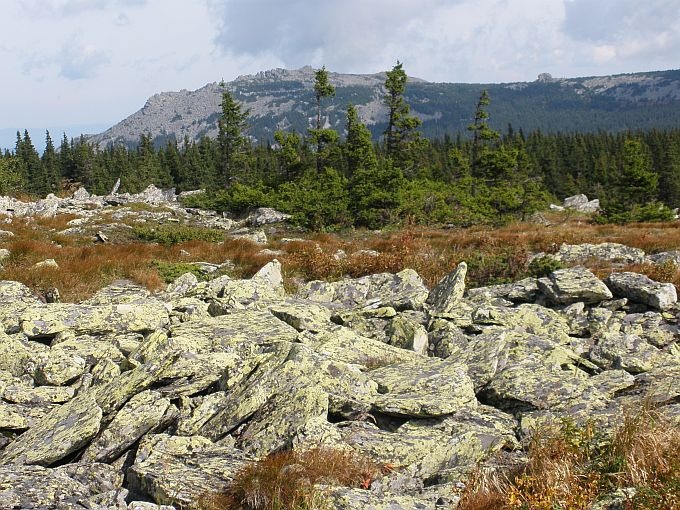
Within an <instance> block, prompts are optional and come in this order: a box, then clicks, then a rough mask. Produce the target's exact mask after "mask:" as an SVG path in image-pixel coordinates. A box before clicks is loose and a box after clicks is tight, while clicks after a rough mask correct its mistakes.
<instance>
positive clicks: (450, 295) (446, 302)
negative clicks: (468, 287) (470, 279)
mask: <svg viewBox="0 0 680 510" xmlns="http://www.w3.org/2000/svg"><path fill="white" fill-rule="evenodd" d="M466 274H467V264H466V263H465V262H461V263H460V264H458V267H456V270H455V271H453V272H451V273H449V274H448V275H446V276H445V277H444V278H442V279H441V280H440V282H439V283H438V284H437V285H436V286H435V287H434V288H433V289H432V290H431V291H430V293H429V295H428V296H427V301H426V302H427V304H428V305H430V306H432V308H433V309H434V311H435V312H441V313H448V312H450V311H451V309H452V308H453V307H454V306H455V305H456V303H457V302H458V301H460V300H461V298H462V297H463V294H464V293H465V275H466Z"/></svg>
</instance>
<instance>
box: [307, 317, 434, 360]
mask: <svg viewBox="0 0 680 510" xmlns="http://www.w3.org/2000/svg"><path fill="white" fill-rule="evenodd" d="M297 340H298V341H299V342H301V343H303V344H305V345H307V346H308V347H310V348H311V349H313V350H314V351H316V352H318V353H320V354H323V355H324V356H327V357H329V358H331V359H334V360H337V361H344V362H345V363H354V364H357V365H365V366H369V367H376V366H384V365H389V364H392V363H398V362H400V361H408V360H413V359H415V358H419V357H421V355H419V354H416V353H415V352H413V351H408V350H406V349H400V348H398V347H393V346H391V345H387V344H385V343H383V342H380V341H379V340H374V339H372V338H367V337H365V336H361V335H359V334H357V333H355V332H354V331H352V330H351V329H349V328H345V327H344V326H335V327H333V328H330V329H328V330H326V331H321V332H319V333H314V334H313V333H309V332H304V333H301V334H300V336H299V337H298V338H297Z"/></svg>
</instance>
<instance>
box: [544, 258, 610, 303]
mask: <svg viewBox="0 0 680 510" xmlns="http://www.w3.org/2000/svg"><path fill="white" fill-rule="evenodd" d="M538 288H539V289H540V290H541V292H542V293H543V294H544V295H545V296H546V298H547V299H548V300H549V301H551V302H553V303H555V304H558V305H568V304H571V303H576V302H578V301H582V302H584V303H599V302H600V301H605V300H607V299H611V298H612V293H611V291H610V290H609V289H608V288H607V286H606V285H605V284H604V283H602V282H601V281H600V280H599V279H598V278H597V276H595V275H594V274H593V273H591V272H590V271H588V270H587V269H586V268H585V267H572V268H569V269H558V270H557V271H553V272H552V273H550V275H549V276H548V277H547V278H539V280H538Z"/></svg>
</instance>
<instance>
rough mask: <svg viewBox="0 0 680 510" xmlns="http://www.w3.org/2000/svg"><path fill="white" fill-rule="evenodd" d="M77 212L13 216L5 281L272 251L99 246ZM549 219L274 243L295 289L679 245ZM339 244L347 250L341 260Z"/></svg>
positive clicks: (604, 269)
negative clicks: (586, 247)
mask: <svg viewBox="0 0 680 510" xmlns="http://www.w3.org/2000/svg"><path fill="white" fill-rule="evenodd" d="M73 218H74V217H73V216H72V215H59V216H56V217H55V218H46V219H35V220H25V219H15V220H14V221H13V223H12V224H11V225H8V226H6V227H3V228H6V229H9V230H12V231H13V232H14V233H15V237H14V238H11V239H9V240H5V241H4V242H0V247H3V248H9V249H10V250H11V251H12V257H11V259H10V260H9V261H5V263H3V265H4V266H5V271H4V272H3V273H2V274H0V278H2V279H10V280H17V281H21V282H23V283H26V284H27V285H29V286H30V287H31V288H33V289H34V290H35V291H36V292H39V291H41V290H44V289H46V288H48V287H57V288H58V289H59V291H60V293H61V295H62V297H63V298H64V299H65V300H70V301H77V300H80V299H84V298H87V297H88V296H89V295H91V294H92V293H93V292H95V291H96V290H97V289H98V288H101V287H102V286H104V285H106V284H108V283H110V281H112V280H114V279H118V278H128V279H132V280H134V281H136V282H138V283H141V284H144V285H146V286H147V287H149V288H150V289H157V288H160V287H162V286H163V285H164V283H163V282H162V281H161V278H160V277H159V275H158V271H157V270H156V269H155V268H154V267H153V265H152V262H153V261H154V260H158V261H162V262H168V263H174V262H198V261H203V262H212V263H222V262H225V261H226V260H231V261H233V262H234V264H235V269H234V271H233V272H232V273H231V274H232V276H234V277H249V276H251V275H252V274H254V273H255V272H256V271H257V270H258V269H259V268H260V267H261V266H262V265H264V264H266V263H267V262H269V261H270V260H271V259H272V258H274V257H273V256H272V255H270V254H269V255H263V254H260V253H259V252H260V250H261V249H262V248H263V247H262V246H259V245H256V244H254V243H252V242H249V241H245V240H226V241H224V242H222V243H210V242H206V241H196V240H194V241H187V242H184V243H180V244H170V245H168V246H159V245H157V244H150V243H145V242H141V241H139V240H134V239H131V238H130V237H129V235H127V234H123V235H120V236H116V235H113V234H112V236H111V237H112V239H114V240H115V242H112V243H111V244H108V245H102V244H95V243H94V241H93V240H92V238H89V237H84V236H80V237H78V236H66V235H63V234H59V232H60V231H61V230H63V229H64V228H67V223H68V221H70V220H71V219H73ZM560 218H561V219H560ZM551 219H552V221H553V224H552V225H551V226H549V227H543V226H539V225H535V224H531V223H515V224H511V225H508V226H505V227H503V228H499V229H492V228H490V227H473V228H468V229H456V230H441V229H430V228H407V229H404V230H398V231H393V232H387V233H377V234H376V233H373V232H365V231H357V232H351V233H347V234H342V235H335V234H312V235H309V236H307V239H304V240H302V241H296V242H287V243H284V242H281V241H278V240H276V239H274V240H272V241H271V242H270V245H269V246H268V247H269V248H273V249H278V250H281V251H282V252H283V254H282V255H280V256H278V257H277V258H278V259H279V260H280V261H281V262H282V264H283V267H284V272H285V275H284V276H285V283H286V287H287V288H288V289H291V290H292V289H294V288H295V284H294V282H296V281H299V280H301V279H302V280H311V279H320V280H334V279H339V278H342V277H345V276H350V277H360V276H364V275H368V274H373V273H379V272H385V271H388V272H398V271H401V270H402V269H405V268H412V269H415V270H416V271H417V272H418V274H420V275H421V276H422V277H423V279H424V281H425V283H426V284H427V285H428V286H430V287H432V286H433V285H435V284H436V283H437V282H438V281H439V280H440V279H441V278H442V277H443V276H444V275H446V274H447V273H448V272H449V271H451V270H452V269H454V268H455V267H456V265H457V264H458V263H460V262H461V261H466V262H467V263H468V278H467V279H468V285H469V286H471V287H474V286H481V285H488V284H494V283H502V282H507V281H513V280H516V279H519V278H523V277H525V276H527V274H528V272H527V271H528V264H527V261H528V257H529V255H530V254H531V253H534V252H538V251H544V252H554V251H556V250H557V249H558V248H559V245H560V244H561V243H570V244H578V243H582V242H590V243H601V242H619V243H623V244H626V245H629V246H634V247H637V248H641V249H643V250H645V251H647V252H649V253H652V252H657V251H663V250H670V249H678V248H680V224H678V223H666V224H657V223H655V224H634V225H626V226H617V225H594V224H589V223H587V222H586V221H584V220H583V219H581V218H578V217H573V216H569V215H564V216H561V217H560V216H558V215H553V216H551ZM284 235H285V234H284ZM58 245H59V246H61V247H59V246H58ZM338 250H342V251H343V252H344V253H345V254H346V256H345V257H344V258H343V257H336V256H335V254H336V252H338ZM368 250H372V251H373V252H375V253H371V252H370V251H368ZM186 253H188V255H187V254H186ZM46 258H54V259H55V260H56V261H57V263H58V264H59V269H58V270H50V269H39V270H38V269H35V268H34V267H33V266H34V264H35V263H36V262H39V261H42V260H45V259H46ZM586 265H587V266H588V267H590V268H591V269H593V270H594V271H595V272H596V273H597V274H598V275H599V276H601V277H605V276H607V275H608V274H609V273H610V272H611V271H612V269H613V268H612V267H611V266H610V265H607V264H603V263H602V262H600V261H589V262H587V263H586ZM618 269H619V270H620V269H625V270H631V271H636V272H642V273H645V274H647V275H649V276H650V277H651V278H652V279H655V280H658V281H666V282H672V283H674V284H675V285H676V286H679V287H680V270H679V269H678V268H676V267H675V266H673V265H672V264H671V265H669V264H666V265H660V266H653V265H644V264H643V265H638V266H628V267H625V268H618Z"/></svg>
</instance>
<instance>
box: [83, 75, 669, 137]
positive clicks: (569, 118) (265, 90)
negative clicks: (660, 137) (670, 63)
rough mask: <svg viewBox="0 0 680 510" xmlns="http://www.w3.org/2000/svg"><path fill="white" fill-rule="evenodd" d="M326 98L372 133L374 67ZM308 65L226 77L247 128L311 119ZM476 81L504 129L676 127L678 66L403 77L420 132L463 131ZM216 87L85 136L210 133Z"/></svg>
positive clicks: (378, 106)
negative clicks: (524, 76) (593, 73)
mask: <svg viewBox="0 0 680 510" xmlns="http://www.w3.org/2000/svg"><path fill="white" fill-rule="evenodd" d="M330 80H331V83H333V84H334V85H335V86H336V96H335V97H334V98H332V99H329V100H327V101H326V111H327V113H328V116H327V118H326V124H327V126H329V127H334V128H337V129H339V130H342V129H343V127H344V123H345V109H346V107H347V104H348V103H350V102H351V103H353V104H355V105H357V107H358V110H359V113H360V115H361V117H362V119H363V121H364V122H366V123H367V124H368V125H369V127H370V128H371V129H372V131H373V133H374V134H375V135H376V136H379V134H380V133H381V132H382V131H383V129H384V127H385V122H386V110H385V107H384V106H383V105H382V101H381V98H382V96H383V92H384V89H383V83H384V80H385V74H384V73H378V74H372V75H352V74H339V73H330ZM313 84H314V70H313V69H312V68H311V67H303V68H302V69H298V70H292V71H290V70H284V69H274V70H271V71H264V72H260V73H257V74H255V75H248V76H240V77H238V78H236V79H235V80H234V81H232V82H230V83H227V84H226V87H227V88H228V89H229V90H230V91H231V92H232V93H233V94H234V97H235V98H236V99H238V100H239V101H241V102H243V103H244V105H245V106H246V107H247V108H249V109H250V111H251V117H250V120H249V123H250V133H249V134H250V135H251V136H252V137H253V139H255V140H257V141H268V140H273V134H274V131H276V130H288V129H294V130H296V131H298V132H301V133H303V132H305V131H306V130H307V128H308V127H310V126H311V125H312V122H313V119H315V113H314V97H313ZM483 89H488V91H489V94H490V96H491V106H490V108H489V112H490V115H491V124H492V125H493V126H495V127H496V128H499V129H503V130H504V129H505V128H506V126H507V125H508V124H509V123H510V124H512V125H513V127H514V128H515V129H519V128H522V129H523V130H525V131H531V130H535V129H541V130H543V131H547V132H554V131H597V130H607V131H620V130H627V129H650V128H669V127H679V126H680V70H671V71H655V72H645V73H635V74H622V75H614V76H601V77H587V78H559V79H555V78H552V77H551V76H550V75H548V74H542V75H540V76H539V78H538V80H536V81H534V82H518V83H502V84H461V83H430V82H426V81H424V80H419V79H417V78H412V79H410V83H409V85H408V87H407V93H406V96H407V99H408V101H409V102H410V104H411V108H412V110H413V112H414V113H415V114H416V115H418V116H419V117H421V118H422V119H423V132H424V133H425V135H426V136H443V135H444V134H445V133H449V134H455V133H457V132H458V131H461V130H465V128H466V126H467V125H468V124H470V122H471V117H472V113H473V110H474V107H475V104H476V102H477V99H478V97H479V94H480V92H481V91H482V90H483ZM221 90H222V89H221V87H220V86H219V84H217V83H210V84H208V85H206V86H205V87H202V88H200V89H198V90H195V91H187V90H181V91H179V92H163V93H160V94H156V95H154V96H153V97H151V98H150V99H149V100H148V101H147V102H146V104H145V105H144V107H143V108H142V109H141V110H139V111H138V112H136V113H134V114H132V115H131V116H129V117H128V118H126V119H125V120H123V121H122V122H120V123H118V124H116V125H115V126H113V127H111V128H110V129H108V130H106V131H104V132H103V133H100V134H98V135H94V136H92V137H91V138H90V140H91V141H93V142H96V143H99V144H100V145H101V146H106V145H108V144H111V143H122V144H125V145H134V144H136V143H137V142H138V140H139V136H140V134H142V133H150V134H151V135H152V137H153V139H154V140H155V142H156V143H157V144H161V143H164V142H165V141H167V140H172V139H176V140H178V141H182V140H183V139H184V138H185V137H188V138H189V139H191V140H197V139H199V138H200V137H202V136H204V135H207V136H209V137H214V136H216V135H217V118H218V116H219V110H220V100H221Z"/></svg>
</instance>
